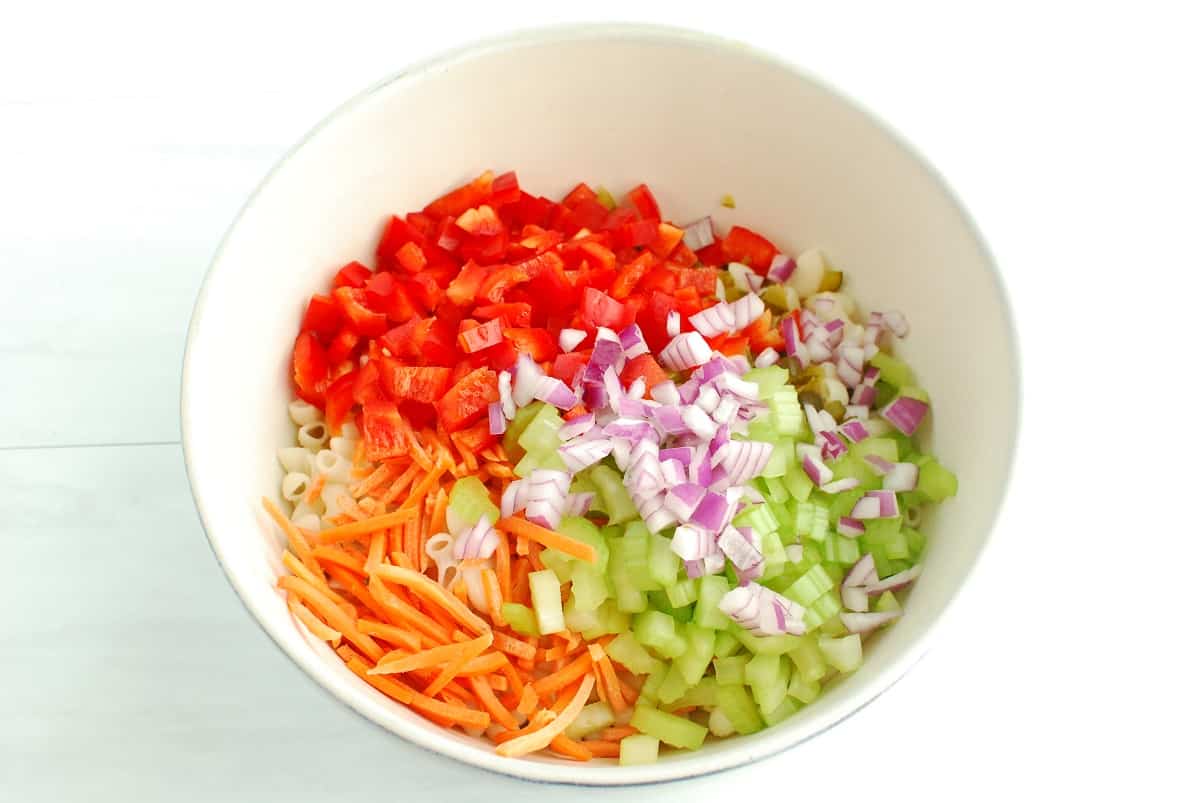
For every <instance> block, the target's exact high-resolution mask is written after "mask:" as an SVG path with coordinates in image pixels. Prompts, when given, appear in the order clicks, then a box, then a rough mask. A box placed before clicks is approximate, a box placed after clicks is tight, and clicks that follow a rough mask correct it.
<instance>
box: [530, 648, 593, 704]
mask: <svg viewBox="0 0 1200 803" xmlns="http://www.w3.org/2000/svg"><path fill="white" fill-rule="evenodd" d="M591 668H592V656H591V655H589V654H588V653H584V654H582V655H580V656H579V657H578V658H576V659H575V660H574V661H571V663H569V664H567V665H566V666H564V667H563V668H562V669H560V670H558V671H557V672H554V673H553V674H549V675H546V677H544V678H541V679H539V680H535V681H534V682H533V690H534V691H535V692H537V694H538V697H541V698H542V699H543V700H544V699H546V697H547V696H548V695H549V694H550V693H551V692H556V691H558V690H559V689H561V688H563V687H564V686H567V685H570V684H571V683H574V682H575V681H577V680H579V678H580V677H583V676H584V675H587V673H588V672H589V671H590V670H591Z"/></svg>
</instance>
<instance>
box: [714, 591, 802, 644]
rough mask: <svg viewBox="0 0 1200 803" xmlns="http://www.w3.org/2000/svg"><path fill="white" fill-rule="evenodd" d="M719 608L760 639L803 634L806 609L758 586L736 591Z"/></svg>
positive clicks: (730, 592)
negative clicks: (785, 634) (786, 634)
mask: <svg viewBox="0 0 1200 803" xmlns="http://www.w3.org/2000/svg"><path fill="white" fill-rule="evenodd" d="M717 607H719V608H720V609H721V611H723V612H724V613H725V614H726V615H727V616H729V618H731V619H733V620H734V621H735V622H737V623H738V624H739V625H741V626H742V627H744V628H746V629H747V630H749V631H750V632H752V633H754V634H756V635H760V636H778V635H782V634H784V633H792V634H795V635H801V634H803V633H804V632H805V631H806V630H807V628H806V627H805V625H804V608H803V607H802V606H801V605H800V604H799V603H797V602H794V601H792V600H790V599H788V598H787V597H784V596H782V595H781V594H777V593H775V592H774V591H771V590H770V589H769V588H766V587H764V586H761V585H759V584H758V583H754V582H751V583H747V584H746V585H739V586H738V587H737V588H732V589H730V590H729V592H728V593H726V594H725V596H724V597H722V598H721V601H720V602H719V603H718V605H717Z"/></svg>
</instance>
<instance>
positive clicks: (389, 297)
mask: <svg viewBox="0 0 1200 803" xmlns="http://www.w3.org/2000/svg"><path fill="white" fill-rule="evenodd" d="M363 289H364V290H365V291H366V295H365V303H366V305H367V306H368V307H370V308H371V309H372V310H374V311H376V312H382V313H383V314H384V315H386V316H387V318H388V320H391V321H395V322H396V323H404V322H405V321H407V320H410V319H411V318H413V316H415V315H416V314H417V310H416V307H415V306H414V305H413V300H412V298H410V297H409V295H408V291H407V290H405V289H404V286H403V285H402V284H401V283H400V280H398V279H397V278H396V276H394V275H393V274H391V273H387V272H383V273H376V274H375V275H374V276H372V277H371V279H370V281H368V282H367V284H366V287H364V288H363ZM338 292H341V291H340V290H339V291H338ZM363 334H368V333H365V332H364V333H363Z"/></svg>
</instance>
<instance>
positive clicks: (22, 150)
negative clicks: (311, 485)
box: [0, 0, 1200, 803]
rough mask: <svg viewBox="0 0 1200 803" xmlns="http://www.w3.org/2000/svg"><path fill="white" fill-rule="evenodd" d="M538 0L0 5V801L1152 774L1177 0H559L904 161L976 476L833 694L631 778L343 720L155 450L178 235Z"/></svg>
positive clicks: (1180, 512)
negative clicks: (909, 632) (697, 773)
mask: <svg viewBox="0 0 1200 803" xmlns="http://www.w3.org/2000/svg"><path fill="white" fill-rule="evenodd" d="M568 5H574V4H566V3H561V2H559V3H490V4H478V5H476V4H474V3H471V2H466V0H462V1H461V2H458V3H451V4H436V3H424V4H420V6H421V7H417V6H418V4H410V3H400V2H391V3H369V4H364V3H322V4H313V5H311V6H308V5H304V4H299V3H289V4H279V5H265V4H253V3H251V4H247V3H238V4H231V5H228V6H225V5H223V4H221V3H204V4H188V5H186V6H183V5H175V4H166V3H163V4H153V5H151V4H147V5H145V6H141V7H138V6H135V5H132V4H128V3H104V4H90V5H88V6H82V5H79V6H74V5H68V4H63V3H37V4H33V3H26V4H22V5H20V6H18V5H17V4H15V3H14V4H10V5H6V6H4V9H3V11H2V12H0V278H2V281H0V572H2V575H0V576H2V577H3V580H2V581H0V800H12V801H23V802H24V801H43V800H46V801H51V800H53V801H74V800H110V799H112V800H116V799H124V800H174V801H193V800H195V801H202V800H223V801H242V800H255V801H260V800H288V801H295V802H296V803H299V801H318V800H367V799H370V800H385V799H415V800H435V799H436V800H438V801H459V800H463V801H465V800H473V799H477V798H480V797H482V796H484V795H489V794H492V795H495V794H499V795H500V798H499V799H503V800H508V799H513V798H515V797H516V796H518V795H528V796H529V798H530V799H533V800H540V801H547V803H549V802H550V801H565V800H568V799H569V800H583V799H596V798H599V797H601V796H603V797H604V798H605V799H609V800H622V801H634V800H642V799H645V798H646V797H648V796H650V795H653V796H655V797H656V798H661V799H662V800H664V801H666V800H672V801H674V800H689V801H695V800H718V799H724V798H727V797H729V796H731V795H745V794H746V793H750V794H755V795H763V794H767V795H782V794H785V791H784V790H794V795H795V796H796V797H797V798H799V799H829V797H830V796H831V795H837V794H839V793H840V794H842V795H846V794H847V793H849V794H850V795H853V796H854V797H856V798H860V797H880V796H886V797H888V798H895V797H897V796H899V797H900V798H901V799H908V798H922V799H929V798H932V799H940V798H943V797H948V796H961V795H969V796H970V797H972V798H982V799H990V798H992V797H996V796H1006V797H1012V796H1015V795H1026V796H1032V797H1038V798H1040V797H1048V796H1049V795H1050V794H1052V793H1069V794H1070V795H1071V796H1072V798H1075V797H1079V798H1082V797H1084V796H1085V795H1090V794H1092V793H1094V792H1096V793H1101V794H1105V795H1107V794H1115V793H1119V792H1126V791H1127V792H1136V793H1138V794H1139V798H1141V797H1143V796H1144V797H1145V798H1149V797H1150V795H1151V794H1153V793H1154V791H1155V790H1158V791H1159V792H1160V793H1162V794H1163V795H1166V796H1167V797H1170V798H1178V797H1180V796H1181V792H1182V791H1183V790H1184V787H1182V786H1181V784H1182V783H1184V779H1185V769H1186V766H1187V765H1186V764H1185V763H1184V762H1185V760H1187V759H1189V758H1192V757H1191V753H1192V752H1193V749H1192V748H1194V746H1195V738H1194V732H1193V731H1192V730H1191V728H1190V727H1187V726H1186V724H1185V723H1188V722H1191V721H1194V719H1195V717H1196V716H1197V714H1198V713H1200V712H1198V711H1197V704H1196V703H1197V694H1196V691H1195V689H1196V680H1195V665H1194V663H1192V661H1193V659H1194V647H1193V646H1192V645H1191V644H1190V640H1192V639H1194V635H1193V634H1194V632H1195V626H1194V624H1193V620H1194V617H1190V616H1188V614H1189V612H1191V611H1194V610H1195V606H1196V599H1197V595H1196V592H1195V590H1194V588H1195V582H1194V580H1193V579H1192V578H1193V577H1194V575H1195V572H1196V567H1197V565H1198V564H1197V555H1196V548H1195V539H1196V536H1197V534H1198V529H1200V528H1197V527H1196V524H1195V521H1196V515H1195V513H1194V512H1193V511H1192V510H1191V502H1192V500H1193V499H1194V498H1195V494H1194V493H1190V494H1189V493H1188V488H1187V483H1188V482H1189V481H1194V478H1195V477H1196V474H1197V471H1196V459H1197V451H1198V450H1197V446H1198V445H1200V444H1198V443H1197V438H1196V437H1195V435H1194V431H1195V426H1194V423H1193V422H1194V420H1195V414H1194V407H1195V399H1196V394H1195V392H1194V391H1195V390H1196V385H1197V383H1196V369H1195V358H1194V353H1195V335H1194V320H1195V309H1196V302H1195V301H1194V294H1193V293H1192V292H1191V291H1194V290H1195V289H1196V287H1197V284H1196V280H1195V275H1196V271H1197V268H1198V267H1200V265H1198V264H1197V263H1198V260H1197V257H1196V253H1197V249H1196V244H1195V233H1196V229H1197V226H1196V220H1197V211H1198V208H1197V203H1196V198H1197V194H1196V187H1197V185H1198V183H1200V170H1198V169H1197V159H1196V148H1197V142H1200V136H1198V135H1200V126H1198V125H1197V121H1196V117H1195V114H1196V104H1195V98H1196V90H1195V76H1196V75H1197V74H1200V61H1198V60H1197V56H1196V51H1195V34H1196V31H1197V27H1196V25H1195V21H1194V20H1191V19H1189V18H1188V17H1187V16H1186V15H1185V13H1184V4H1176V5H1174V6H1166V5H1164V6H1162V7H1161V8H1160V7H1158V6H1155V5H1154V4H1146V3H1138V4H1129V5H1128V6H1127V7H1126V8H1124V9H1123V10H1122V9H1115V10H1105V11H1101V10H1098V9H1096V8H1093V7H1092V5H1099V4H1088V5H1084V4H1080V5H1078V6H1072V5H1066V4H1061V3H1060V4H1049V3H1040V4H1037V5H1031V6H1029V7H1025V6H1022V5H1021V4H1019V3H1004V4H995V5H988V6H982V5H978V4H971V7H969V8H964V7H961V6H967V5H968V4H954V5H949V4H947V5H945V6H942V7H939V6H936V5H931V4H927V3H917V4H913V3H903V4H901V3H896V4H887V5H883V4H879V5H864V4H861V3H828V2H825V3H819V4H811V5H809V4H801V5H798V6H796V7H793V8H790V9H789V10H783V9H782V8H773V7H772V5H774V4H771V5H768V4H765V3H759V2H753V1H747V0H741V1H740V2H737V3H728V2H726V3H720V4H712V5H711V6H710V5H708V4H705V3H701V2H691V3H682V2H663V3H654V4H650V3H645V2H624V1H623V0H610V2H608V3H605V4H597V5H595V6H594V9H595V14H597V15H602V16H603V17H604V18H608V19H622V18H623V19H642V20H646V21H657V22H663V23H671V24H679V25H688V26H694V27H700V28H706V29H710V30H714V31H717V32H721V33H724V34H727V35H730V36H734V37H737V38H742V39H745V40H748V41H751V42H753V43H755V44H758V45H761V46H764V47H766V48H769V49H772V50H775V51H777V52H779V53H782V54H783V55H785V56H787V57H789V58H791V59H793V60H795V61H797V62H799V63H801V64H803V65H805V66H807V67H809V68H810V69H812V70H814V71H815V72H817V73H818V74H821V75H823V76H824V77H826V78H827V79H828V80H829V81H830V82H831V83H833V84H834V85H835V86H837V87H839V88H841V89H842V90H844V91H846V92H847V93H849V94H850V95H852V96H854V97H856V98H858V99H859V100H861V101H863V102H865V103H866V104H867V105H869V106H870V107H872V108H873V109H875V110H876V111H877V112H878V113H879V114H880V115H882V116H883V117H884V118H886V119H887V120H889V121H890V122H891V123H893V124H894V125H895V126H896V127H897V128H898V129H899V130H900V131H901V132H902V133H903V134H904V135H905V136H907V137H908V138H909V139H910V140H911V141H912V142H914V143H915V144H916V145H917V146H918V147H919V148H920V149H921V150H923V151H924V152H925V153H926V154H927V155H929V156H930V157H931V158H932V159H933V161H934V162H935V163H936V164H937V165H938V167H939V168H940V169H941V170H942V171H943V172H944V173H945V174H946V175H947V176H948V177H949V179H950V180H951V182H952V184H953V185H954V186H955V187H956V188H957V189H958V190H959V191H960V192H961V194H962V195H963V197H964V199H965V201H966V203H967V205H968V206H969V207H970V208H971V210H972V211H973V212H974V213H975V215H976V216H977V218H978V221H979V223H980V224H981V226H982V228H983V229H984V231H985V232H986V233H987V235H988V236H989V238H990V239H991V242H992V245H993V247H994V250H995V252H996V255H997V258H998V259H999V261H1000V263H1001V264H1002V266H1003V268H1004V271H1005V277H1006V280H1007V282H1008V285H1009V288H1010V290H1011V293H1012V296H1013V300H1014V303H1015V306H1016V312H1017V317H1018V324H1019V328H1020V330H1021V335H1022V342H1023V347H1024V354H1023V357H1024V370H1025V383H1026V384H1025V388H1026V397H1027V404H1026V411H1025V420H1024V433H1023V441H1022V459H1021V462H1020V465H1019V468H1018V473H1017V476H1016V478H1015V481H1014V484H1013V487H1012V492H1011V497H1010V504H1009V507H1008V509H1007V512H1006V515H1005V516H1004V518H1003V520H1002V521H1001V523H1000V525H999V528H998V530H997V534H996V538H995V545H994V548H993V549H992V551H991V553H990V554H989V556H988V559H987V561H986V563H985V566H984V568H983V570H982V571H981V572H980V573H979V575H978V581H977V583H975V584H974V585H973V586H972V588H971V589H970V590H969V592H968V593H966V594H965V595H964V596H963V598H962V599H961V601H960V605H959V607H958V608H957V610H956V611H955V612H954V615H953V616H952V617H951V619H950V621H949V622H948V623H947V625H946V626H945V627H944V629H943V631H942V633H941V637H940V639H939V641H938V646H937V647H936V648H935V649H934V651H933V652H932V653H931V654H930V655H929V656H928V657H927V658H926V659H925V660H924V661H923V662H922V663H921V664H920V665H918V667H917V668H916V669H915V670H914V671H913V672H912V673H911V674H910V676H909V677H908V678H907V679H905V680H904V681H903V682H902V683H901V684H900V685H899V686H898V687H896V688H895V689H893V690H892V691H890V692H889V693H887V694H885V695H884V696H883V698H881V699H880V700H879V701H877V702H876V703H874V704H873V705H871V706H870V707H869V708H868V709H867V710H865V711H864V712H862V713H861V714H859V715H857V716H855V717H854V718H852V719H851V720H849V721H848V722H846V723H844V724H842V725H840V726H839V727H837V728H836V729H834V730H833V731H832V732H830V733H828V734H825V735H823V736H821V737H819V738H818V739H816V740H814V741H813V742H811V743H809V744H807V745H804V746H802V747H799V748H797V749H795V750H793V751H791V752H789V753H786V754H784V755H782V756H779V757H776V758H774V759H771V760H768V761H765V762H762V763H761V764H759V765H756V766H753V767H749V768H746V769H742V770H738V771H734V772H730V773H726V774H724V775H720V776H716V777H712V778H706V779H702V780H698V781H693V782H687V783H678V784H673V785H670V786H667V787H663V788H659V789H655V790H653V791H652V792H651V791H650V790H645V789H640V790H627V791H622V792H603V791H599V790H577V789H566V788H554V787H535V786H530V785H527V784H522V783H519V782H516V781H512V780H508V779H502V778H499V777H495V776H491V775H487V774H484V773H482V772H480V771H477V770H473V769H469V768H466V767H461V766H456V765H454V764H453V763H451V762H449V761H447V760H444V759H440V758H437V757H435V756H432V755H429V754H426V753H423V752H421V751H420V750H418V749H416V748H414V747H411V746H409V745H408V744H406V743H404V742H401V741H400V740H398V739H396V738H394V737H392V736H390V735H388V734H386V733H384V732H382V731H380V730H378V729H376V728H375V727H374V726H371V725H369V724H367V723H366V722H365V721H363V720H361V719H360V718H358V717H357V716H356V715H354V714H353V713H351V712H350V711H348V710H347V709H344V708H342V707H341V706H340V705H338V704H337V703H335V702H334V701H333V700H332V699H331V698H329V697H328V696H327V695H325V694H324V693H323V692H322V691H320V690H319V689H318V688H317V687H315V686H314V685H313V684H312V683H311V682H309V681H308V680H307V679H306V678H305V677H304V676H303V675H302V674H301V673H300V672H299V671H298V670H297V669H295V668H294V667H293V666H291V665H290V664H289V663H288V661H287V660H286V659H285V658H284V657H283V656H282V655H281V654H280V653H279V652H278V651H277V650H276V649H275V648H274V647H273V646H272V645H271V644H270V643H269V641H268V640H267V638H266V637H265V636H264V635H263V634H261V633H260V632H259V631H258V629H257V627H256V626H255V625H254V624H253V622H252V621H251V619H250V617H249V616H248V615H247V614H246V613H245V612H244V611H243V610H242V608H241V606H240V604H239V603H238V602H237V600H236V599H235V597H234V595H233V593H232V592H231V590H230V588H229V587H228V585H227V584H226V582H225V580H224V578H223V577H222V576H221V574H220V572H219V570H218V568H217V566H216V564H215V562H214V560H213V559H212V556H211V554H210V552H209V549H208V547H207V545H206V542H205V540H204V537H203V534H202V532H201V530H200V526H199V524H198V521H197V519H196V516H195V514H194V511H193V507H192V503H191V498H190V496H189V494H188V489H187V483H186V480H185V477H184V472H183V467H182V459H181V454H180V447H179V433H178V423H177V407H178V384H179V373H180V359H181V355H182V350H183V341H184V332H185V329H186V325H187V321H188V316H189V314H190V310H191V305H192V301H193V298H194V295H195V292H196V290H197V288H198V286H199V284H200V281H201V277H202V275H203V273H204V270H205V266H206V263H207V261H208V259H209V257H210V255H211V254H212V252H213V249H214V247H215V246H216V243H217V241H218V239H219V238H220V236H221V234H222V232H223V231H224V229H225V227H226V226H227V225H228V224H229V222H230V221H231V219H232V217H233V216H234V214H235V213H236V211H237V210H238V208H239V207H240V205H241V203H242V200H243V199H244V198H245V197H246V195H247V194H248V193H249V192H250V190H251V189H252V188H253V187H254V186H255V184H256V182H257V181H258V180H259V179H260V178H261V176H262V175H263V174H264V173H265V172H266V171H267V169H268V168H269V167H270V165H271V164H272V163H273V162H274V161H275V160H276V159H277V158H279V156H280V155H281V154H282V153H283V152H284V150H285V149H286V148H287V147H288V146H289V145H290V144H291V143H292V142H294V141H295V140H296V139H298V138H299V136H300V135H301V134H302V133H303V132H304V131H305V130H306V129H307V128H308V127H309V126H310V125H312V124H313V123H315V122H316V121H317V120H318V119H320V118H321V117H322V116H323V115H324V114H325V113H326V112H327V111H328V110H329V109H331V108H332V107H333V106H335V105H336V104H337V103H339V102H340V101H341V100H342V99H344V98H345V97H347V96H348V95H350V94H352V93H353V92H355V91H357V90H359V89H360V88H362V87H364V86H366V85H368V84H371V83H373V82H375V81H376V80H377V79H379V78H380V77H382V76H384V75H386V74H389V73H391V72H394V71H396V70H397V69H399V68H400V67H402V66H403V65H405V64H406V63H408V62H410V61H413V60H415V59H419V58H423V57H425V56H428V55H430V54H432V53H434V52H436V51H438V50H441V49H443V48H446V47H450V46H453V45H457V44H459V43H461V42H463V41H466V40H469V39H472V38H476V37H479V36H484V35H491V34H494V33H496V32H499V31H502V30H506V29H511V28H515V27H522V26H528V25H538V24H547V23H554V22H562V21H566V20H569V19H577V18H578V17H576V16H574V15H575V13H576V12H571V11H569V10H568V9H567V6H568ZM778 5H779V6H782V5H783V4H778ZM789 6H790V4H789ZM531 80H533V81H536V77H531ZM767 124H769V122H768V123H767ZM516 167H518V168H519V165H518V166H516ZM986 425H987V423H986V422H980V426H986ZM1189 430H1190V431H1189ZM1164 564H1167V567H1166V568H1164ZM1185 681H1186V682H1185ZM1192 760H1194V759H1192ZM1183 796H1186V795H1183Z"/></svg>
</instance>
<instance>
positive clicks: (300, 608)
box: [287, 594, 342, 647]
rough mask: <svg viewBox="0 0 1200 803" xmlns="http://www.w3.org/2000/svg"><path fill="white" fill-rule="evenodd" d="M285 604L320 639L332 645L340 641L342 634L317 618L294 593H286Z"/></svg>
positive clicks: (336, 644)
mask: <svg viewBox="0 0 1200 803" xmlns="http://www.w3.org/2000/svg"><path fill="white" fill-rule="evenodd" d="M287 604H288V610H289V611H291V612H292V615H293V616H295V617H296V618H297V619H299V620H300V622H301V623H302V624H303V625H304V626H305V627H307V628H308V630H309V632H310V633H312V634H313V635H314V636H316V637H317V638H319V639H321V640H322V641H328V642H329V643H330V644H332V645H333V646H334V647H336V646H338V645H339V644H341V643H342V634H341V633H339V632H338V631H336V630H334V629H333V628H332V627H330V626H329V625H327V624H325V623H324V622H322V621H321V620H320V619H318V618H317V615H316V614H315V613H313V612H312V611H310V610H309V609H308V608H307V607H306V606H305V605H304V603H303V602H301V601H300V598H299V597H297V596H296V595H295V594H288V601H287Z"/></svg>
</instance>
